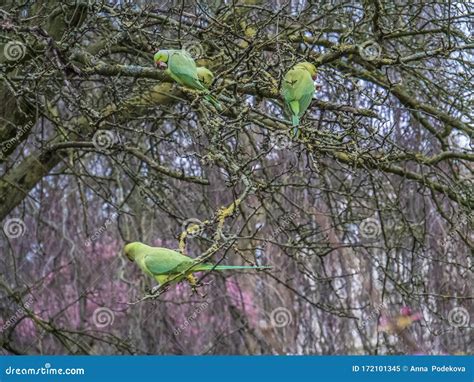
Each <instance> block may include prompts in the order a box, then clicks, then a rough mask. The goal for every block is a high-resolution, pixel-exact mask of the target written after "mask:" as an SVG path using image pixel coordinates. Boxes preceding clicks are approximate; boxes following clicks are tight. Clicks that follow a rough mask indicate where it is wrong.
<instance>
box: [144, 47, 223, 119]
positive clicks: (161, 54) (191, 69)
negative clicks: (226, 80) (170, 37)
mask: <svg viewBox="0 0 474 382" xmlns="http://www.w3.org/2000/svg"><path fill="white" fill-rule="evenodd" d="M153 59H154V61H155V65H156V66H157V67H158V68H160V69H166V73H167V74H168V75H169V76H170V77H171V78H172V79H173V80H175V81H176V82H177V83H178V84H180V85H183V86H186V87H187V88H189V89H194V90H199V91H202V92H203V93H204V94H205V95H204V98H205V99H206V100H207V101H209V102H210V103H211V104H213V105H214V107H215V108H216V109H217V110H219V111H221V110H222V106H221V105H220V103H219V102H218V101H217V100H216V99H215V98H214V97H213V96H212V95H211V94H209V91H208V90H207V89H206V87H205V86H204V85H203V84H202V83H201V82H200V81H199V77H198V71H197V67H196V63H195V62H194V60H193V58H192V57H191V56H190V54H189V53H188V52H186V51H185V50H159V51H158V52H157V53H155V55H154V57H153Z"/></svg>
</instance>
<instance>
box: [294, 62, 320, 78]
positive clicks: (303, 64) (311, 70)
mask: <svg viewBox="0 0 474 382" xmlns="http://www.w3.org/2000/svg"><path fill="white" fill-rule="evenodd" d="M295 68H301V69H304V70H307V71H308V72H309V74H311V78H312V79H313V80H316V77H317V71H316V66H314V65H313V64H311V63H309V62H307V61H303V62H300V63H299V64H296V65H295Z"/></svg>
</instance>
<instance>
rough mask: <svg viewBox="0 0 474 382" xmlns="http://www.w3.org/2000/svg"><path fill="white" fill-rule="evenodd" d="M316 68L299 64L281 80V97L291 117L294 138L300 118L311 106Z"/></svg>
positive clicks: (302, 63)
mask: <svg viewBox="0 0 474 382" xmlns="http://www.w3.org/2000/svg"><path fill="white" fill-rule="evenodd" d="M316 75H317V72H316V67H315V66H314V65H313V64H311V63H309V62H306V61H305V62H300V63H299V64H296V65H295V66H293V67H292V68H291V69H290V70H289V71H288V72H287V73H286V74H285V77H284V78H283V82H282V85H281V95H282V97H283V100H284V101H285V106H286V107H287V109H288V113H289V114H290V117H291V123H292V125H293V127H294V128H293V134H294V136H296V137H297V136H298V135H299V129H298V126H299V124H300V118H301V117H302V116H303V114H304V113H305V111H306V109H307V108H308V107H309V105H310V104H311V99H312V98H313V95H314V92H315V90H316V88H315V86H314V80H316Z"/></svg>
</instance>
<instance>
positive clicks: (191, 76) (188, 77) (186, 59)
mask: <svg viewBox="0 0 474 382" xmlns="http://www.w3.org/2000/svg"><path fill="white" fill-rule="evenodd" d="M168 69H169V71H170V74H171V76H172V77H173V78H174V79H175V80H176V81H177V82H179V83H181V84H182V85H184V86H187V87H189V88H192V89H198V90H206V88H205V87H204V86H203V85H202V84H201V83H200V82H199V78H198V74H197V67H196V63H195V62H194V60H193V59H192V57H191V56H190V55H189V54H188V53H187V52H186V51H185V50H177V51H172V53H171V54H170V57H169V58H168Z"/></svg>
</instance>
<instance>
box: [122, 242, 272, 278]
mask: <svg viewBox="0 0 474 382" xmlns="http://www.w3.org/2000/svg"><path fill="white" fill-rule="evenodd" d="M124 252H125V255H126V256H127V257H128V259H129V260H130V261H134V262H135V263H137V265H138V266H139V268H140V269H141V270H142V271H143V272H144V273H146V274H147V275H150V276H152V277H153V278H154V279H155V280H156V281H158V282H159V283H160V285H161V284H163V283H167V282H169V283H172V284H174V283H179V282H180V281H183V280H184V279H186V280H187V281H188V282H189V283H190V284H191V286H192V287H195V286H196V279H195V278H194V276H193V273H194V272H201V271H226V270H236V269H268V268H271V267H265V266H244V265H213V264H210V263H200V262H199V261H197V260H196V259H193V258H191V257H188V256H185V255H182V254H181V253H179V252H176V251H173V250H171V249H168V248H160V247H150V246H148V245H146V244H143V243H140V242H133V243H129V244H127V245H125V247H124Z"/></svg>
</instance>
